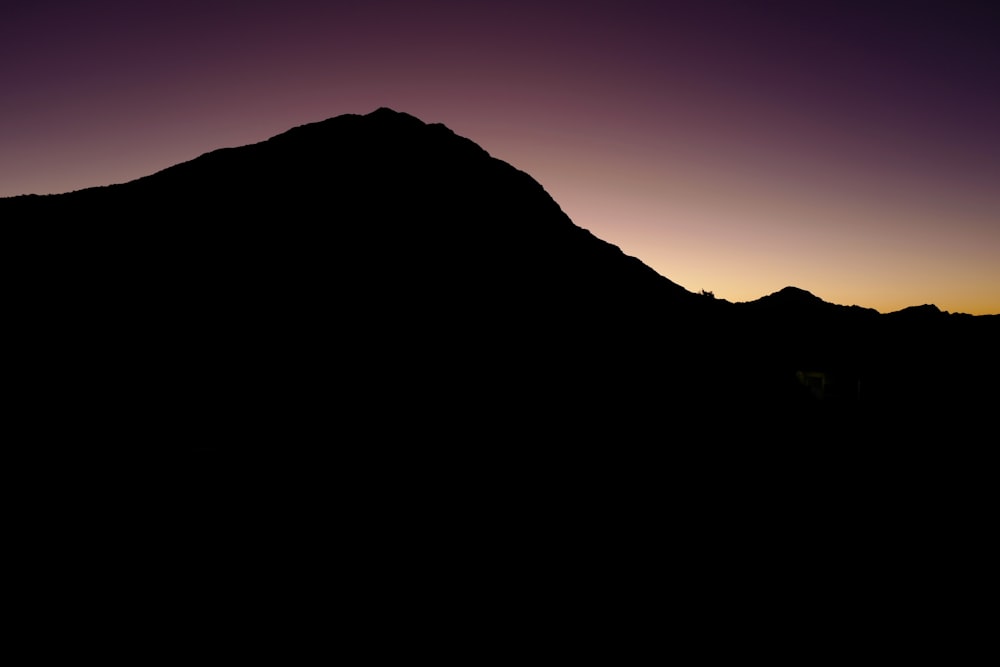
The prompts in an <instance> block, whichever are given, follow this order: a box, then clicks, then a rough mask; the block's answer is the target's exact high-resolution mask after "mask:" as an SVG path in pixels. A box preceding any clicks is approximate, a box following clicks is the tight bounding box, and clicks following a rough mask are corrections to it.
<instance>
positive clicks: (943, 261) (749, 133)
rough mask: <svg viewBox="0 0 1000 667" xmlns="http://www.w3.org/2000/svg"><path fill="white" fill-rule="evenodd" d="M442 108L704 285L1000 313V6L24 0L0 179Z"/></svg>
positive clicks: (13, 182) (139, 163)
mask: <svg viewBox="0 0 1000 667" xmlns="http://www.w3.org/2000/svg"><path fill="white" fill-rule="evenodd" d="M379 107H390V108H393V109H395V110H397V111H403V112H406V113H409V114H412V115H414V116H416V117H418V118H420V119H421V120H423V121H425V122H428V123H443V124H445V125H447V126H448V127H449V128H451V129H452V130H454V131H455V132H456V133H457V134H460V135H462V136H465V137H468V138H469V139H471V140H473V141H475V142H476V143H477V144H479V145H480V146H482V147H483V148H484V149H485V150H487V151H488V152H489V153H490V154H491V155H493V156H494V157H497V158H499V159H501V160H504V161H506V162H509V163H510V164H512V165H514V166H515V167H517V168H518V169H521V170H522V171H525V172H527V173H528V174H530V175H531V176H533V177H534V178H535V179H536V180H537V181H539V183H541V184H542V186H543V187H544V188H545V189H546V191H547V192H548V193H549V194H550V195H552V197H553V198H554V199H555V200H556V202H558V204H559V205H560V207H561V208H562V209H563V210H564V211H565V212H566V213H567V215H569V217H570V218H571V219H572V220H573V221H574V222H575V223H576V224H577V225H579V226H581V227H584V228H586V229H588V230H590V231H591V232H592V233H594V235H596V236H597V237H599V238H601V239H604V240H605V241H608V242H610V243H613V244H615V245H617V246H618V247H620V248H621V249H622V250H623V251H624V252H625V253H626V254H629V255H632V256H635V257H638V258H639V259H640V260H642V261H643V262H645V263H646V264H648V265H649V266H651V267H652V268H653V269H655V270H656V271H657V272H659V273H660V274H662V275H664V276H666V277H667V278H669V279H670V280H672V281H674V282H676V283H678V284H680V285H682V286H684V287H685V288H687V289H689V290H691V291H696V292H697V291H701V290H708V291H711V292H713V293H714V294H715V295H716V296H717V297H719V298H724V299H727V300H729V301H750V300H754V299H757V298H760V297H761V296H764V295H766V294H770V293H772V292H776V291H778V290H780V289H781V288H783V287H785V286H788V285H794V286H796V287H800V288H802V289H806V290H809V291H810V292H812V293H813V294H815V295H817V296H819V297H820V298H822V299H824V300H826V301H830V302H833V303H839V304H843V305H859V306H864V307H869V308H875V309H877V310H879V311H881V312H892V311H895V310H900V309H902V308H905V307H907V306H913V305H922V304H927V303H933V304H935V305H937V306H938V307H939V308H941V309H942V310H947V311H950V312H964V313H971V314H997V313H1000V3H996V2H979V3H976V2H963V1H960V0H950V1H948V2H941V1H931V2H921V1H920V0H911V1H909V2H884V1H880V0H869V1H868V2H856V1H854V0H842V1H840V2H826V1H825V0H815V1H813V0H810V1H809V2H804V1H801V0H799V1H795V2H791V1H770V2H768V1H754V0H743V1H721V0H720V1H714V0H701V1H690V2H672V1H671V0H659V1H649V0H613V1H609V2H595V1H590V0H577V1H575V2H558V3H556V2H548V1H547V0H530V1H526V0H504V1H503V2H486V1H482V2H477V1H476V0H462V1H456V0H446V1H436V0H423V1H421V2H413V1H407V2H403V1H395V0H365V1H360V2H336V1H334V2H320V1H310V0H280V1H271V0H196V1H192V0H168V1H164V0H147V1H139V0H128V1H120V0H92V1H90V2H70V1H66V0H62V1H59V0H57V1H48V0H14V1H13V2H12V3H6V4H5V7H4V9H3V11H2V13H0V196H11V195H18V194H26V193H37V194H48V193H59V192H68V191H72V190H78V189H81V188H85V187H91V186H98V185H108V184H112V183H121V182H126V181H130V180H133V179H136V178H139V177H141V176H145V175H148V174H151V173H154V172H156V171H159V170H161V169H163V168H166V167H168V166H171V165H173V164H177V163H179V162H183V161H186V160H190V159H192V158H194V157H197V156H198V155H201V154H203V153H206V152H209V151H211V150H215V149H217V148H222V147H228V146H241V145H245V144H249V143H255V142H258V141H262V140H265V139H267V138H269V137H271V136H274V135H276V134H280V133H281V132H284V131H285V130H288V129H290V128H292V127H295V126H298V125H303V124H306V123H311V122H316V121H320V120H324V119H326V118H330V117H333V116H338V115H341V114H345V113H354V114H364V113H369V112H371V111H373V110H375V109H377V108H379Z"/></svg>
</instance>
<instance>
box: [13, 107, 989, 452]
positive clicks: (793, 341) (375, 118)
mask: <svg viewBox="0 0 1000 667" xmlns="http://www.w3.org/2000/svg"><path fill="white" fill-rule="evenodd" d="M0 218H2V220H3V221H4V225H5V233H6V234H7V237H8V239H9V241H10V244H9V247H11V248H16V252H18V253H19V255H20V258H21V260H22V263H23V266H25V267H26V269H25V274H24V280H25V283H26V285H28V286H30V293H31V295H32V297H31V302H30V305H31V307H32V308H33V309H34V312H35V313H36V314H37V315H38V317H37V318H34V319H33V320H31V321H32V322H34V323H35V324H29V326H35V327H37V329H36V330H34V331H33V337H34V339H35V342H38V343H42V344H43V345H44V346H45V349H46V354H45V359H44V363H45V364H47V366H48V367H47V372H46V377H49V378H53V377H57V378H59V381H58V382H49V383H46V384H45V385H44V387H42V388H40V391H42V392H43V394H44V395H46V396H50V397H52V398H53V400H55V399H60V400H66V399H69V398H71V397H80V396H83V397H86V398H87V401H86V403H87V409H85V410H81V411H80V413H79V414H78V415H77V418H78V419H80V420H83V421H85V422H87V423H90V424H92V425H95V426H96V425H100V426H101V427H102V428H110V429H112V430H116V431H119V432H120V434H121V433H128V432H129V430H130V429H148V428H149V425H150V424H158V425H159V426H160V428H161V429H162V432H163V436H164V437H168V436H169V437H177V436H178V435H179V434H184V433H194V432H197V433H198V434H199V437H207V438H212V437H216V436H218V437H223V436H224V435H225V434H229V435H231V434H232V433H234V432H235V431H240V432H245V433H253V434H254V435H255V436H268V437H272V438H291V439H295V438H298V437H306V434H307V433H314V432H316V430H317V429H319V431H320V432H327V433H347V432H350V433H352V437H360V438H366V437H372V438H379V437H382V436H384V435H385V434H386V433H387V432H393V433H397V434H398V433H408V434H411V435H412V437H416V436H417V435H418V434H419V435H420V437H436V438H442V439H474V440H478V439H483V438H486V439H489V438H495V437H500V436H503V437H508V438H510V437H515V438H521V437H525V436H526V434H530V435H531V437H532V438H538V437H542V438H549V439H557V440H560V441H563V442H568V441H572V440H573V439H574V438H581V437H582V438H593V437H603V438H607V439H611V440H614V441H619V440H622V439H628V440H631V441H639V442H641V441H649V442H660V443H662V442H671V441H688V442H690V441H692V440H697V439H698V438H702V437H706V438H721V437H733V436H734V435H736V436H738V437H747V436H748V434H751V433H752V434H755V435H754V437H765V438H773V439H777V440H785V441H797V440H798V439H799V438H800V433H801V430H800V429H806V430H808V431H809V432H810V433H812V434H814V435H813V436H810V437H814V436H815V433H816V432H817V431H816V429H815V428H814V427H815V424H816V423H817V420H821V421H823V423H824V424H826V425H827V426H829V427H830V429H829V430H830V432H831V433H833V435H832V436H831V437H840V436H842V435H843V434H844V433H846V432H852V433H853V432H854V431H853V429H854V428H855V426H856V420H857V419H862V418H863V419H869V418H872V417H873V416H874V412H875V411H876V410H877V411H883V410H888V409H889V408H892V410H894V411H895V412H893V415H896V414H905V411H906V410H907V409H908V407H909V406H911V405H917V404H919V405H921V406H925V407H926V406H928V405H938V406H940V405H944V404H945V403H946V402H948V401H953V399H955V397H956V396H957V397H960V401H961V404H962V406H963V407H964V406H967V405H970V403H969V402H970V401H978V400H979V399H980V398H985V397H989V396H991V394H990V389H992V385H991V384H985V385H984V384H983V383H980V382H979V380H980V379H981V378H982V377H984V374H985V375H989V374H991V373H993V374H994V375H993V376H994V377H995V372H996V369H997V367H998V364H997V360H996V354H995V353H994V352H993V351H992V348H991V347H989V346H987V345H985V343H984V341H985V340H987V339H989V338H990V337H991V336H993V335H994V334H995V333H996V328H997V327H996V320H995V319H990V318H969V317H964V318H963V317H959V316H950V315H947V314H942V313H926V312H923V311H919V312H917V311H914V312H905V311H904V312H902V313H898V314H892V315H880V314H878V313H876V312H875V311H871V310H868V309H862V308H857V307H845V306H837V305H834V304H828V303H825V302H823V301H822V300H820V299H818V298H817V297H815V296H813V295H811V294H809V293H808V292H804V291H802V290H798V289H795V288H786V289H785V290H782V291H781V292H778V293H776V294H773V295H770V296H767V297H764V298H762V299H760V300H758V301H755V302H751V303H746V304H730V303H728V302H723V301H716V300H713V299H710V298H708V297H704V296H700V295H694V294H692V293H690V292H688V291H686V290H684V289H683V288H681V287H680V286H678V285H676V284H674V283H673V282H671V281H670V280H668V279H666V278H664V277H662V276H660V275H658V274H656V273H655V272H654V271H653V270H652V269H650V268H649V267H647V266H645V265H644V264H642V263H641V262H640V261H639V260H637V259H635V258H633V257H629V256H626V255H624V254H623V253H622V252H621V251H620V249H619V248H617V247H616V246H614V245H611V244H609V243H607V242H605V241H603V240H601V239H597V238H596V237H594V236H593V235H592V234H591V233H590V232H588V231H586V230H584V229H582V228H580V227H578V226H576V225H574V224H573V222H572V221H571V220H570V219H569V218H568V217H567V216H566V215H565V214H564V213H563V212H562V210H561V209H560V208H559V206H558V204H557V203H556V202H554V201H553V200H552V198H551V197H550V196H549V195H548V194H547V193H546V192H545V190H544V189H543V188H542V186H541V185H539V184H538V183H537V182H536V181H534V180H533V179H532V178H531V177H530V176H528V175H527V174H525V173H523V172H521V171H519V170H517V169H515V168H514V167H512V166H511V165H509V164H506V163H504V162H502V161H499V160H496V159H494V158H492V157H491V156H490V155H489V154H488V153H487V152H486V151H484V150H483V149H482V148H480V147H479V146H477V145H476V144H475V143H473V142H472V141H469V140H468V139H465V138H462V137H458V136H456V135H455V134H454V133H453V132H452V131H451V130H449V129H448V128H446V127H444V126H442V125H436V124H425V123H423V122H422V121H420V120H418V119H416V118H414V117H412V116H409V115H407V114H403V113H397V112H395V111H392V110H389V109H379V110H377V111H375V112H373V113H370V114H368V115H364V116H360V115H345V116H338V117H335V118H331V119H329V120H326V121H323V122H319V123H314V124H311V125H305V126H302V127H297V128H294V129H292V130H290V131H288V132H286V133H284V134H281V135H278V136H276V137H274V138H272V139H269V140H267V141H264V142H261V143H258V144H253V145H250V146H244V147H239V148H229V149H222V150H217V151H214V152H211V153H208V154H205V155H203V156H201V157H199V158H196V159H194V160H191V161H189V162H186V163H183V164H179V165H176V166H174V167H170V168H168V169H165V170H163V171H161V172H158V173H156V174H153V175H150V176H147V177H145V178H140V179H138V180H135V181H132V182H130V183H125V184H120V185H113V186H107V187H102V188H92V189H88V190H82V191H78V192H74V193H67V194H63V195H54V196H43V197H38V196H26V197H16V198H9V199H3V200H0ZM980 371H981V372H980ZM802 372H809V373H823V374H825V376H826V377H827V378H828V379H829V380H830V382H829V384H828V386H827V389H828V391H826V392H825V394H824V397H823V399H822V400H818V399H817V398H816V396H815V391H813V390H814V389H815V387H809V386H807V385H808V384H809V382H813V383H815V381H816V377H818V376H811V377H813V379H812V380H808V381H806V382H804V383H803V382H800V380H801V378H802V377H803V376H801V373H802ZM924 379H926V380H927V381H926V382H921V380H924ZM859 381H860V384H859ZM942 383H943V384H942ZM945 386H946V387H947V389H944V388H943V387H945ZM984 386H985V388H986V389H985V391H984ZM831 387H836V391H835V390H833V389H831ZM848 387H853V389H847V388H848ZM858 387H860V390H859V389H858ZM917 387H921V389H920V390H917V389H916V388H917ZM956 388H957V389H956ZM953 402H954V401H953ZM977 404H978V403H977ZM831 405H835V406H836V408H835V409H834V408H831V407H830V406H831ZM872 406H874V407H872ZM706 413H708V414H715V415H723V414H724V415H727V418H726V419H722V420H719V419H708V420H706V419H704V417H702V415H703V414H706ZM834 417H835V418H836V420H839V421H837V422H836V423H834V422H831V421H830V419H832V418H834ZM840 423H846V424H849V426H847V427H844V428H838V427H837V425H838V424H840ZM825 428H826V427H824V429H825ZM822 432H825V431H822Z"/></svg>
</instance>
